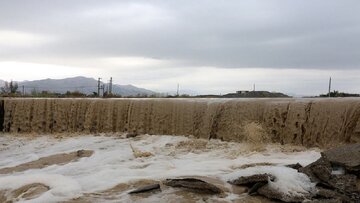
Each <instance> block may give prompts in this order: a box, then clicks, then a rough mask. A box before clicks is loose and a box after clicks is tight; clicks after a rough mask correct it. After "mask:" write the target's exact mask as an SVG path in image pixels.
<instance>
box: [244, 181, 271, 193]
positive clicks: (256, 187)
mask: <svg viewBox="0 0 360 203" xmlns="http://www.w3.org/2000/svg"><path fill="white" fill-rule="evenodd" d="M266 184H267V183H264V182H258V183H255V185H253V186H252V187H251V188H250V189H249V191H248V194H249V195H254V194H256V193H257V191H258V190H259V188H261V187H262V186H264V185H266Z"/></svg>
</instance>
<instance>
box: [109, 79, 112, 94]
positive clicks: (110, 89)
mask: <svg viewBox="0 0 360 203" xmlns="http://www.w3.org/2000/svg"><path fill="white" fill-rule="evenodd" d="M109 94H112V77H110V84H109Z"/></svg>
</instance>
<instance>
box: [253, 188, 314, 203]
mask: <svg viewBox="0 0 360 203" xmlns="http://www.w3.org/2000/svg"><path fill="white" fill-rule="evenodd" d="M257 193H258V194H259V195H263V196H265V197H267V198H269V199H277V200H281V201H283V202H303V201H305V200H306V199H311V196H310V194H308V195H305V194H304V195H302V196H300V195H287V194H285V193H282V192H280V191H277V190H276V189H274V188H271V187H269V185H265V186H263V187H261V188H259V189H258V190H257Z"/></svg>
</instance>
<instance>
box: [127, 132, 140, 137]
mask: <svg viewBox="0 0 360 203" xmlns="http://www.w3.org/2000/svg"><path fill="white" fill-rule="evenodd" d="M136 136H138V134H137V133H127V134H126V135H125V137H126V138H132V137H136Z"/></svg>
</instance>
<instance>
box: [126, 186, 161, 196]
mask: <svg viewBox="0 0 360 203" xmlns="http://www.w3.org/2000/svg"><path fill="white" fill-rule="evenodd" d="M153 190H160V184H152V185H147V186H143V187H140V188H138V189H135V190H133V191H130V192H129V194H138V193H144V192H150V191H153Z"/></svg>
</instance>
